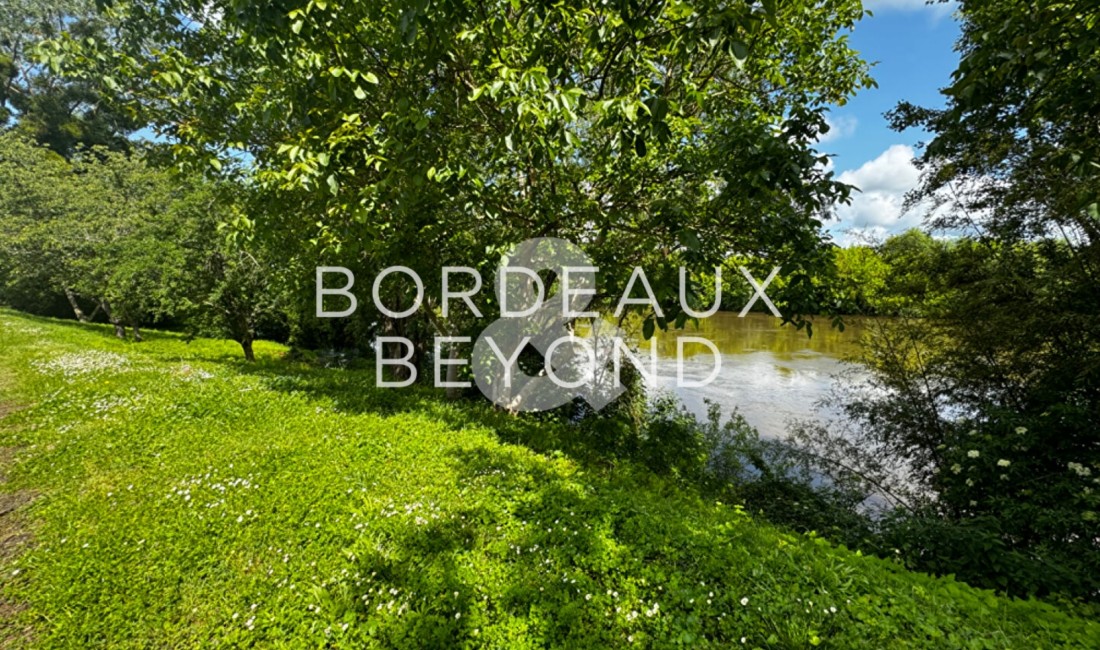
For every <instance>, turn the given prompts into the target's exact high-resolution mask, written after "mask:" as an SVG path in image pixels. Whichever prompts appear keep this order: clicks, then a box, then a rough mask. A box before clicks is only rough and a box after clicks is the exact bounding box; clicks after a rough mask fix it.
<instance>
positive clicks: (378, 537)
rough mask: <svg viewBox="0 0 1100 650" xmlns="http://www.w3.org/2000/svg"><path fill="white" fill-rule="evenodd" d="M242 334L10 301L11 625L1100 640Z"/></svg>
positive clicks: (354, 635) (486, 641)
mask: <svg viewBox="0 0 1100 650" xmlns="http://www.w3.org/2000/svg"><path fill="white" fill-rule="evenodd" d="M256 352H257V355H258V356H259V358H260V360H259V361H258V362H257V363H256V364H246V363H244V362H243V360H239V359H238V357H239V356H240V348H239V346H237V345H236V344H235V343H232V342H227V341H212V340H197V341H193V342H191V343H186V342H185V341H184V340H183V339H182V338H181V337H179V336H177V335H174V334H165V333H157V332H150V333H149V334H148V336H147V340H146V341H145V342H144V343H136V344H135V343H126V342H121V341H117V340H115V339H114V338H112V336H111V334H110V332H109V331H108V329H107V328H103V327H99V326H91V325H79V324H75V323H69V322H61V321H51V320H47V319H38V318H31V317H27V316H22V315H18V314H16V313H14V312H10V311H0V416H2V419H0V445H2V446H3V447H4V451H3V452H0V462H3V463H5V464H6V467H4V468H3V470H2V473H3V474H4V475H5V478H6V481H5V482H4V483H3V484H2V485H0V493H3V495H2V496H3V498H2V499H0V505H3V504H10V507H0V513H4V514H2V515H0V517H2V523H0V537H2V539H0V544H2V547H0V646H3V645H10V646H11V647H24V646H27V647H72V648H87V647H94V646H110V647H157V648H164V647H222V646H229V647H239V646H252V647H263V648H267V647H295V648H297V647H334V648H361V647H375V646H378V647H397V648H455V647H498V648H527V647H565V648H597V647H653V648H668V647H681V646H683V647H692V648H695V647H715V648H729V647H746V648H805V647H812V646H819V647H822V648H826V647H827V648H843V649H849V648H875V649H878V648H900V647H916V648H930V647H942V648H1005V647H1019V648H1049V647H1057V646H1062V645H1065V646H1072V647H1082V648H1096V647H1100V626H1098V625H1097V624H1095V623H1091V622H1087V621H1084V620H1082V619H1079V618H1073V617H1071V616H1069V615H1067V614H1065V613H1063V612H1062V611H1060V610H1058V609H1056V608H1054V607H1053V606H1050V605H1046V604H1041V603H1036V602H1023V601H1013V600H1008V599H1004V598H1000V597H997V596H994V595H993V594H991V593H990V592H984V591H979V590H976V589H972V588H970V587H967V586H965V585H962V584H960V583H957V582H955V581H953V580H951V579H933V578H930V577H928V576H924V575H920V574H915V573H910V572H907V571H904V570H902V569H900V568H897V567H896V566H895V565H893V564H891V563H889V562H886V561H882V560H878V559H874V558H867V557H862V556H859V555H857V554H855V553H852V552H849V551H847V550H845V549H841V548H836V547H833V546H831V545H829V544H827V543H826V542H824V541H822V540H820V539H816V538H813V537H810V536H800V535H793V534H789V533H785V532H782V531H780V530H777V529H776V528H774V527H772V526H770V525H768V524H767V523H766V522H762V521H758V520H754V519H753V517H751V516H750V515H748V514H746V513H745V512H744V511H743V510H741V509H740V508H738V507H736V506H733V505H729V504H718V503H713V502H707V501H704V500H703V499H701V497H699V495H698V494H696V493H695V492H693V491H692V490H691V489H690V488H688V487H680V486H677V485H675V484H674V483H673V482H672V481H670V480H667V479H661V478H659V477H655V476H653V475H652V474H650V473H648V472H646V471H643V470H640V469H635V468H632V467H630V466H623V465H620V466H618V467H616V468H613V469H612V468H606V467H599V466H597V465H595V464H591V463H581V462H578V461H576V460H573V459H571V458H570V457H568V456H566V455H565V454H562V453H536V452H535V451H532V450H531V448H530V446H525V445H520V444H516V441H523V440H528V441H530V440H539V441H541V443H542V444H540V445H536V446H537V447H539V448H542V449H547V448H552V447H553V446H554V445H553V440H554V439H555V437H556V436H561V435H564V434H563V433H562V432H561V431H559V430H556V429H554V427H552V426H549V425H539V424H535V423H531V422H527V421H524V420H520V419H516V418H512V417H510V416H507V415H504V414H501V413H496V412H493V411H492V410H490V409H488V408H486V407H483V406H480V405H476V404H460V405H456V404H452V403H448V402H445V401H443V400H442V399H440V398H439V397H438V396H437V395H436V393H434V392H427V391H418V390H388V391H387V390H379V389H375V388H374V387H373V382H374V374H373V372H370V371H349V370H338V369H324V368H319V367H316V366H312V365H308V364H306V363H302V362H292V361H288V360H284V359H283V358H282V357H283V353H284V352H285V349H284V348H282V347H280V346H278V345H274V344H266V343H260V344H258V345H257V349H256ZM507 441H512V442H507ZM16 506H18V508H17V507H16Z"/></svg>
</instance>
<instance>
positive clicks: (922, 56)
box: [819, 0, 959, 244]
mask: <svg viewBox="0 0 1100 650" xmlns="http://www.w3.org/2000/svg"><path fill="white" fill-rule="evenodd" d="M864 5H865V6H866V7H867V8H868V9H870V10H871V11H872V12H873V14H874V15H873V16H871V17H868V18H865V19H864V20H863V21H862V22H860V23H859V25H858V26H857V27H856V29H855V31H854V32H853V33H852V35H851V43H852V46H853V47H854V48H855V49H856V50H858V51H859V52H860V53H861V55H862V56H863V58H864V59H865V60H867V61H870V62H872V63H876V65H875V67H874V68H873V69H872V75H873V76H874V78H875V80H876V81H877V82H878V86H879V87H878V88H873V89H869V90H864V91H862V92H860V93H859V94H858V95H857V96H856V97H855V98H854V99H853V100H852V101H851V102H849V103H848V104H847V105H845V106H842V107H838V108H836V109H834V111H833V112H832V114H831V115H830V118H829V120H830V122H831V123H832V124H833V130H832V131H831V132H830V133H829V134H828V136H826V138H825V139H824V141H823V142H822V143H821V144H820V147H819V148H820V149H821V150H822V151H824V152H826V153H829V154H834V155H835V157H834V158H833V166H834V169H835V170H836V171H837V173H838V175H839V178H840V180H842V181H844V182H847V183H851V184H852V185H855V186H857V187H859V188H861V189H862V190H863V191H862V192H861V193H859V194H857V196H856V197H855V199H854V201H853V203H852V205H850V206H844V207H841V208H840V209H839V210H838V215H839V217H840V220H839V222H833V223H831V224H830V225H829V227H828V230H829V231H830V232H832V233H833V236H834V238H835V239H836V240H837V241H838V242H839V243H842V244H847V243H852V242H858V241H862V240H863V239H864V238H865V237H867V236H869V237H871V238H872V239H876V238H877V239H881V238H883V237H885V236H887V235H889V234H891V233H896V232H901V231H903V230H906V229H908V228H911V227H913V226H917V225H920V221H921V214H920V213H919V211H917V210H914V211H911V212H910V213H903V211H902V209H901V208H902V201H903V197H904V195H905V192H907V191H908V190H909V189H911V188H912V187H913V186H914V185H915V184H916V182H917V179H918V173H917V170H916V168H915V167H914V166H913V163H912V159H913V155H914V153H915V150H916V147H917V145H918V144H919V143H920V142H921V141H922V140H924V139H926V138H927V134H925V133H923V132H921V131H918V130H910V131H907V132H904V133H897V132H895V131H891V130H890V128H889V127H888V125H887V123H886V118H885V117H883V114H884V113H886V112H887V111H888V110H890V109H891V108H893V107H894V106H895V105H896V104H897V103H898V102H899V101H902V100H907V101H910V102H913V103H914V104H919V105H922V106H942V105H943V97H942V96H941V95H940V94H939V89H940V88H942V87H944V86H946V85H947V84H948V83H949V81H950V78H951V72H952V71H953V70H954V69H955V67H956V64H957V63H958V54H957V53H956V52H955V50H954V44H955V40H956V39H957V38H958V35H959V26H958V23H957V22H956V21H955V20H954V18H953V17H952V15H951V14H952V11H953V9H954V7H953V5H951V4H942V3H940V4H934V5H927V4H926V3H925V0H864Z"/></svg>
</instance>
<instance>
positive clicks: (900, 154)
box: [832, 144, 923, 236]
mask: <svg viewBox="0 0 1100 650" xmlns="http://www.w3.org/2000/svg"><path fill="white" fill-rule="evenodd" d="M914 155H915V154H914V151H913V148H912V147H909V146H907V145H903V144H895V145H893V146H891V147H890V148H889V149H887V150H886V151H884V152H883V153H882V154H881V155H879V156H878V157H877V158H875V159H874V160H870V161H868V162H866V163H864V164H863V165H862V166H860V167H859V169H849V170H847V171H844V172H842V173H841V174H840V176H838V177H837V180H839V181H840V182H842V183H847V184H849V185H854V186H855V187H857V188H859V190H860V191H858V192H853V194H852V202H851V203H850V204H849V205H842V206H838V207H837V217H838V218H839V220H840V224H839V225H838V226H836V227H834V228H832V230H834V231H847V230H852V231H857V232H866V233H871V234H874V235H878V236H882V235H888V234H892V233H897V232H902V231H904V230H908V229H909V228H913V227H916V226H919V225H920V222H921V216H922V214H923V211H922V210H920V209H919V208H915V209H912V210H908V211H907V210H905V194H906V193H907V192H908V191H909V190H911V189H913V188H915V187H916V186H917V183H918V182H919V181H920V170H918V169H917V167H916V165H915V164H914V162H913V158H914Z"/></svg>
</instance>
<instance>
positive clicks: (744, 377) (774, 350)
mask: <svg viewBox="0 0 1100 650" xmlns="http://www.w3.org/2000/svg"><path fill="white" fill-rule="evenodd" d="M780 323H781V321H780V319H778V318H774V317H772V316H769V315H766V314H748V315H746V316H745V318H738V316H737V314H735V313H731V312H718V313H717V314H715V315H714V316H711V317H710V318H706V319H701V320H700V321H699V325H698V327H696V326H695V325H693V324H692V323H688V324H687V325H686V327H685V328H684V329H683V330H672V329H670V330H669V331H667V332H661V331H658V332H657V334H656V335H655V336H656V338H657V357H658V362H657V371H658V379H657V382H656V385H655V386H653V389H655V390H658V391H672V392H673V393H674V394H675V395H677V396H678V397H679V398H680V400H681V401H682V402H683V403H684V405H685V406H686V407H687V408H688V409H689V410H690V411H691V412H693V413H695V414H696V415H697V416H698V417H705V415H706V405H705V403H704V400H711V401H713V402H715V403H717V404H719V405H720V406H721V407H722V411H723V413H729V411H730V410H731V409H732V408H734V407H736V408H738V409H740V411H741V414H742V415H744V416H745V419H746V420H748V422H749V424H751V425H753V426H754V427H756V428H757V430H758V431H759V432H760V434H761V436H763V437H767V438H774V437H779V436H781V435H782V434H783V432H784V431H785V430H786V425H787V422H788V421H790V420H792V419H802V418H808V417H812V416H814V415H815V407H816V405H817V403H818V402H819V400H820V399H821V398H822V397H825V396H826V394H827V393H829V391H830V390H831V389H832V387H833V386H834V385H835V384H836V382H837V381H838V378H837V377H836V375H837V373H839V372H841V371H842V370H846V369H848V368H850V367H851V366H850V365H849V364H845V363H843V361H844V360H845V359H851V358H852V357H853V356H854V355H856V354H857V353H858V351H859V341H860V337H861V335H862V333H863V329H864V324H863V323H862V322H861V321H860V320H859V319H856V318H848V319H845V330H844V331H843V332H841V331H839V330H836V329H833V328H832V327H830V325H829V322H828V321H827V320H825V319H819V320H818V321H817V326H816V327H814V335H813V337H807V336H806V332H805V331H799V330H796V329H795V328H794V327H793V326H789V325H788V326H781V325H780ZM678 336H698V337H701V338H705V339H708V340H710V341H711V342H712V343H714V345H715V346H716V347H717V348H718V350H719V351H720V352H721V357H722V368H721V371H720V372H719V374H718V376H717V377H716V378H715V379H714V380H713V381H712V382H711V383H709V384H708V385H706V386H704V387H702V388H680V387H677V385H676V384H677V381H676V339H677V337H678ZM636 343H637V344H638V345H639V347H640V348H641V350H642V351H643V355H644V354H646V353H647V351H648V344H647V343H645V342H644V341H642V340H641V339H640V335H639V336H638V337H637V340H636ZM712 367H713V361H712V359H711V353H710V351H709V350H707V349H706V348H705V347H704V346H702V345H691V344H688V345H687V346H685V361H684V378H685V380H686V382H691V381H696V382H698V381H699V380H702V379H704V378H705V377H706V376H707V375H709V374H710V373H711V369H712Z"/></svg>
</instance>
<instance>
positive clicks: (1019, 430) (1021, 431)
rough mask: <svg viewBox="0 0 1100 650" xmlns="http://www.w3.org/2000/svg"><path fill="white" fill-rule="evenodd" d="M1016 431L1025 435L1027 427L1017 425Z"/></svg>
mask: <svg viewBox="0 0 1100 650" xmlns="http://www.w3.org/2000/svg"><path fill="white" fill-rule="evenodd" d="M1016 433H1018V434H1020V435H1021V436H1022V435H1024V434H1025V433H1027V427H1016Z"/></svg>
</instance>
